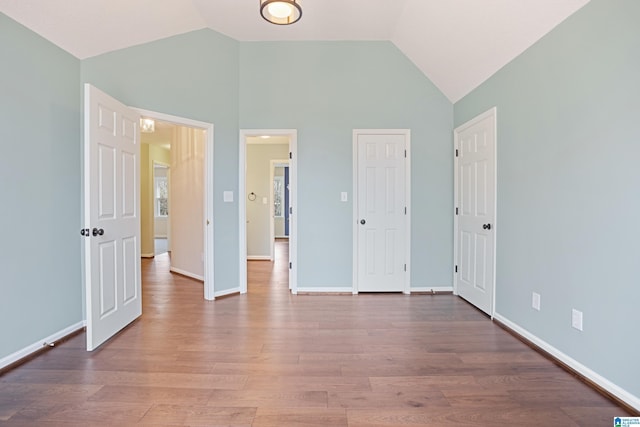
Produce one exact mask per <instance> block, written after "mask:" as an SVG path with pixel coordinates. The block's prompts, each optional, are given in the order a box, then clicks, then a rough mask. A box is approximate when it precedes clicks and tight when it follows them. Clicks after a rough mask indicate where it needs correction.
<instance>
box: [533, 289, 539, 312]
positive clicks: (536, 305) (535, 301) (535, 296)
mask: <svg viewBox="0 0 640 427" xmlns="http://www.w3.org/2000/svg"><path fill="white" fill-rule="evenodd" d="M531 307H533V309H534V310H538V311H540V294H538V293H536V292H533V293H532V294H531Z"/></svg>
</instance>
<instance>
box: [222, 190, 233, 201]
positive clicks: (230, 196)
mask: <svg viewBox="0 0 640 427" xmlns="http://www.w3.org/2000/svg"><path fill="white" fill-rule="evenodd" d="M222 200H224V201H225V202H226V203H230V202H233V191H225V192H224V193H222Z"/></svg>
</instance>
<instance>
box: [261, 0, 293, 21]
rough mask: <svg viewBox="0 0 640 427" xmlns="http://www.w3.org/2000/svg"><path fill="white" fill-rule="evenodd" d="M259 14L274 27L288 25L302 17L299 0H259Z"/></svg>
mask: <svg viewBox="0 0 640 427" xmlns="http://www.w3.org/2000/svg"><path fill="white" fill-rule="evenodd" d="M260 14H261V15H262V17H263V18H264V19H265V20H267V21H269V22H271V23H272V24H276V25H290V24H293V23H295V22H298V21H299V20H300V18H301V17H302V8H301V7H300V0H260Z"/></svg>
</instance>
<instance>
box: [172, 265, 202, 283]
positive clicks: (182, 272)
mask: <svg viewBox="0 0 640 427" xmlns="http://www.w3.org/2000/svg"><path fill="white" fill-rule="evenodd" d="M169 271H172V272H174V273H178V274H180V275H182V276H187V277H190V278H192V279H196V280H200V281H201V282H204V277H202V276H198V275H197V274H193V273H191V272H189V271H185V270H180V269H179V268H175V267H171V268H169Z"/></svg>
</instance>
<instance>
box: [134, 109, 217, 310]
mask: <svg viewBox="0 0 640 427" xmlns="http://www.w3.org/2000/svg"><path fill="white" fill-rule="evenodd" d="M136 111H138V112H139V113H140V115H141V116H142V117H144V118H145V119H150V120H153V121H154V122H155V126H154V131H153V132H141V142H142V144H141V150H142V154H141V165H140V172H141V179H140V182H141V191H140V197H141V200H140V205H141V206H140V207H141V246H142V251H141V252H142V256H143V257H153V256H156V255H160V254H161V253H162V251H163V250H164V249H165V248H166V251H167V253H166V254H163V255H161V256H163V257H168V258H170V259H169V260H165V261H166V262H165V263H164V265H168V266H169V269H170V270H171V271H172V272H174V273H178V274H181V275H183V276H187V277H191V278H194V279H197V280H200V281H203V282H204V298H205V299H207V300H213V299H214V295H215V287H214V282H213V278H214V275H213V268H214V258H213V226H212V224H211V218H212V217H213V197H212V192H213V125H212V124H210V123H204V122H198V121H194V120H190V119H186V118H182V117H176V116H170V115H167V114H163V113H157V112H153V111H146V110H140V109H136Z"/></svg>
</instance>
